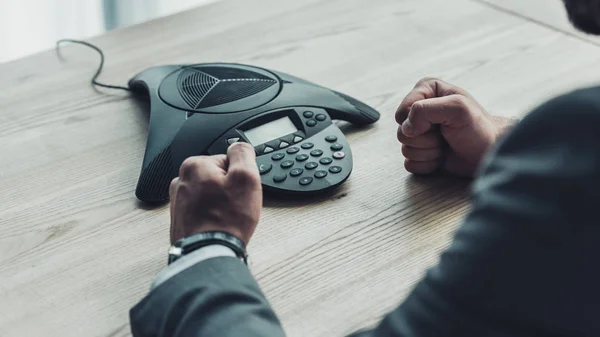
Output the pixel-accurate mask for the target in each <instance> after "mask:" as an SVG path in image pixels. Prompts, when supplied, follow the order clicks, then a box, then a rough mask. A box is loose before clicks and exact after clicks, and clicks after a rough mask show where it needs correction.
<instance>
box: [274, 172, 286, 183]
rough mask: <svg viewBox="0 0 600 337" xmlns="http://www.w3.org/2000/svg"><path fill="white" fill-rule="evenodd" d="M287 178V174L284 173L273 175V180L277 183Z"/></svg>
mask: <svg viewBox="0 0 600 337" xmlns="http://www.w3.org/2000/svg"><path fill="white" fill-rule="evenodd" d="M286 178H287V174H285V173H282V174H277V175H274V176H273V181H274V182H276V183H280V182H282V181H284V180H285V179H286Z"/></svg>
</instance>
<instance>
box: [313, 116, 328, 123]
mask: <svg viewBox="0 0 600 337" xmlns="http://www.w3.org/2000/svg"><path fill="white" fill-rule="evenodd" d="M315 119H316V120H318V121H319V122H322V121H324V120H326V119H327V116H325V115H323V114H318V115H316V116H315Z"/></svg>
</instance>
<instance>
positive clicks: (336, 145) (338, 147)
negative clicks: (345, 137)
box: [331, 143, 344, 151]
mask: <svg viewBox="0 0 600 337" xmlns="http://www.w3.org/2000/svg"><path fill="white" fill-rule="evenodd" d="M343 148H344V145H342V144H340V143H334V144H331V150H332V151H339V150H341V149H343Z"/></svg>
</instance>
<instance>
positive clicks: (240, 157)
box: [227, 142, 258, 172]
mask: <svg viewBox="0 0 600 337" xmlns="http://www.w3.org/2000/svg"><path fill="white" fill-rule="evenodd" d="M227 160H228V161H229V167H228V169H227V171H228V172H229V171H242V170H246V171H247V170H250V171H258V168H257V167H256V153H255V152H254V148H253V147H252V145H250V144H248V143H243V142H238V143H233V144H232V145H231V146H229V148H228V149H227Z"/></svg>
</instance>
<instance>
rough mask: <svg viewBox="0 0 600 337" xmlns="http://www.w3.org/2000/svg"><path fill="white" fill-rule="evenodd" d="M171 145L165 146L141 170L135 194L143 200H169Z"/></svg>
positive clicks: (171, 177) (171, 165)
mask: <svg viewBox="0 0 600 337" xmlns="http://www.w3.org/2000/svg"><path fill="white" fill-rule="evenodd" d="M173 178H174V177H173V164H172V158H171V147H170V146H169V147H167V148H165V149H164V150H162V151H161V153H159V154H158V156H156V158H154V160H153V161H152V162H151V163H150V165H148V167H146V168H145V169H143V170H142V174H141V175H140V179H139V181H138V185H137V188H136V190H135V194H136V196H137V197H138V198H139V199H140V200H143V201H149V202H161V201H166V200H169V185H170V184H171V180H173Z"/></svg>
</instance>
